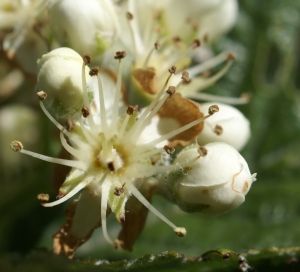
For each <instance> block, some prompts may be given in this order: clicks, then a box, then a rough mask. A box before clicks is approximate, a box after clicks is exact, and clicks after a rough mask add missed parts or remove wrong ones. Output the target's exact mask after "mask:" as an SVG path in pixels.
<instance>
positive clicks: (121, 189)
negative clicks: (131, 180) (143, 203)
mask: <svg viewBox="0 0 300 272" xmlns="http://www.w3.org/2000/svg"><path fill="white" fill-rule="evenodd" d="M124 186H125V183H123V185H122V187H115V191H114V195H116V196H120V195H121V194H123V193H124Z"/></svg>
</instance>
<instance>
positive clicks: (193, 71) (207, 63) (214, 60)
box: [187, 52, 229, 78]
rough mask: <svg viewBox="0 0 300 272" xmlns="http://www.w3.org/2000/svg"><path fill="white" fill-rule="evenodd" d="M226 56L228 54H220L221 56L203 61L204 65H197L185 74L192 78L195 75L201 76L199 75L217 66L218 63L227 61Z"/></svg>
mask: <svg viewBox="0 0 300 272" xmlns="http://www.w3.org/2000/svg"><path fill="white" fill-rule="evenodd" d="M228 54H229V53H228V52H222V53H221V54H219V55H217V56H216V57H214V58H211V59H209V60H207V61H205V62H204V63H199V64H198V65H196V66H193V67H191V68H189V69H187V72H188V73H189V75H190V77H191V78H193V77H195V76H196V75H198V74H201V73H203V72H205V71H207V70H209V69H211V68H213V67H215V66H217V65H219V64H220V63H222V62H224V61H227V58H228Z"/></svg>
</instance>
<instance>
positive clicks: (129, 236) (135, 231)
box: [118, 180, 156, 251]
mask: <svg viewBox="0 0 300 272" xmlns="http://www.w3.org/2000/svg"><path fill="white" fill-rule="evenodd" d="M138 189H139V191H140V192H141V193H142V194H143V196H144V197H145V198H146V199H147V200H148V201H149V202H151V198H152V195H153V194H154V192H155V190H156V184H155V183H153V182H148V180H144V181H143V183H142V184H141V187H139V188H138ZM126 210H128V213H126V221H124V222H122V230H121V232H120V233H119V236H118V240H119V241H122V243H121V246H122V248H124V249H126V250H128V251H132V249H133V244H134V242H135V240H136V239H137V238H138V237H139V235H140V234H141V232H142V230H143V228H144V225H145V223H146V219H147V215H148V211H149V210H148V209H147V208H146V207H145V206H144V205H143V204H142V203H141V202H139V201H138V200H137V199H136V198H135V197H130V198H129V200H128V201H127V202H126Z"/></svg>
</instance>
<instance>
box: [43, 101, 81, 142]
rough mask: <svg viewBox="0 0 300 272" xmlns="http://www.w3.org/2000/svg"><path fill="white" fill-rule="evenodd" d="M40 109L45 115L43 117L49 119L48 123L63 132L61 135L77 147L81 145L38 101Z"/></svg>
mask: <svg viewBox="0 0 300 272" xmlns="http://www.w3.org/2000/svg"><path fill="white" fill-rule="evenodd" d="M40 107H41V109H42V110H43V112H44V113H45V115H46V116H47V117H48V118H49V119H50V121H51V122H52V123H53V124H54V125H55V126H56V127H57V128H58V129H59V130H60V131H63V133H64V134H65V135H67V136H68V137H69V139H70V140H71V141H72V142H73V143H75V144H76V145H77V146H79V145H80V144H81V141H80V140H79V139H78V138H77V137H76V136H75V135H74V134H72V133H70V132H68V131H67V130H65V129H64V127H63V126H62V125H61V124H60V123H58V122H57V121H56V120H55V119H54V118H53V117H52V115H51V114H50V113H49V112H48V111H47V109H46V108H45V106H44V103H43V102H42V101H40Z"/></svg>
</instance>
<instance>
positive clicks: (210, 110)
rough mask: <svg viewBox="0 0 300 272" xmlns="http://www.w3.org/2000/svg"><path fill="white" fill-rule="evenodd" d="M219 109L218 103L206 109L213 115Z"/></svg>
mask: <svg viewBox="0 0 300 272" xmlns="http://www.w3.org/2000/svg"><path fill="white" fill-rule="evenodd" d="M218 111H219V107H218V105H212V106H210V107H209V109H208V114H209V115H213V114H214V113H216V112H218Z"/></svg>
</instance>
